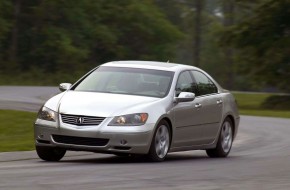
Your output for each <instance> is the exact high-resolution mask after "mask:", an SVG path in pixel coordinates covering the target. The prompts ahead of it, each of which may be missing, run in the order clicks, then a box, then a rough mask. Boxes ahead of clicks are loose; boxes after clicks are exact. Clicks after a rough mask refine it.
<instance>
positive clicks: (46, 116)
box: [37, 106, 56, 121]
mask: <svg viewBox="0 0 290 190" xmlns="http://www.w3.org/2000/svg"><path fill="white" fill-rule="evenodd" d="M37 118H38V119H42V120H46V121H56V112H54V111H52V110H51V109H48V108H47V107H44V106H43V107H42V108H41V109H40V110H39V112H38V116H37Z"/></svg>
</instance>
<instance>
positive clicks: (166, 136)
mask: <svg viewBox="0 0 290 190" xmlns="http://www.w3.org/2000/svg"><path fill="white" fill-rule="evenodd" d="M170 137H171V134H170V129H169V124H168V123H167V122H166V121H165V120H162V121H160V123H159V124H158V126H157V128H156V130H155V132H154V135H153V139H152V142H151V146H150V150H149V153H148V157H149V159H150V160H151V161H154V162H161V161H163V160H164V159H165V157H166V155H167V153H168V150H169V147H170Z"/></svg>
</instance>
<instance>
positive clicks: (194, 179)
mask: <svg viewBox="0 0 290 190" xmlns="http://www.w3.org/2000/svg"><path fill="white" fill-rule="evenodd" d="M6 88H7V87H6ZM11 88H12V87H11ZM47 89H48V88H47ZM47 89H46V90H47ZM14 90H15V89H14ZM33 90H36V91H35V93H31V95H33V97H34V98H31V97H32V96H30V95H29V93H28V94H26V96H27V98H28V97H30V98H31V100H33V101H36V100H35V99H38V100H37V101H39V103H40V102H41V101H43V100H44V98H39V96H38V95H37V94H39V93H40V94H45V93H42V91H41V89H39V88H33V87H30V88H29V91H30V92H31V91H33ZM51 90H55V88H51V89H50V90H48V91H49V93H48V94H50V93H52V94H53V93H54V91H53V92H52V91H51ZM12 91H13V90H12ZM16 91H17V90H15V91H13V92H14V93H15V92H16ZM22 91H25V89H22ZM3 92H4V90H3V88H2V87H0V108H3V104H2V102H5V100H3V94H4V93H3ZM24 94H25V93H24ZM6 95H7V94H6ZM18 96H21V95H20V93H19V94H18ZM48 96H50V95H47V94H46V95H45V97H48ZM9 97H10V100H9V101H10V103H9V105H10V106H11V107H13V106H15V105H14V103H13V102H16V104H17V103H19V102H21V101H18V102H17V101H15V100H13V98H11V96H9ZM21 97H25V96H21ZM42 97H44V96H42ZM28 99H29V98H28ZM22 103H23V105H24V106H22V107H20V108H19V107H18V109H24V110H25V108H26V106H29V103H26V102H25V101H23V102H22ZM36 104H37V103H36ZM6 106H7V105H6ZM8 107H9V106H8ZM15 107H17V106H15ZM6 108H7V107H6ZM28 108H29V107H28ZM28 110H29V109H28ZM30 110H31V109H30ZM289 134H290V120H289V119H277V118H265V117H250V116H242V118H241V125H240V130H239V133H238V137H237V139H236V141H235V142H234V145H233V149H232V152H231V154H230V156H229V157H228V158H225V159H212V158H208V157H207V156H206V154H205V153H204V151H188V152H180V153H171V154H169V156H168V158H167V159H166V160H165V161H164V162H162V163H150V162H147V161H146V160H144V159H143V158H142V157H141V158H125V157H117V156H113V155H104V154H94V153H82V152H77V153H69V154H68V155H67V156H65V157H64V159H63V160H62V161H60V162H57V163H50V162H44V161H41V160H39V159H38V158H37V156H36V155H35V152H34V151H30V152H15V153H0V189H1V190H2V189H3V190H6V189H19V190H20V189H21V190H26V189H27V190H28V189H29V190H38V189H40V190H42V189H70V190H74V189H84V190H87V189H108V190H110V189H144V190H145V189H154V190H159V189H162V190H163V189H164V190H165V189H178V190H185V189H191V190H192V189H197V190H205V189H207V190H208V189H210V190H219V189H239V190H240V189H247V190H251V189H254V190H260V189H261V190H273V189H287V190H289V189H290V180H289V179H290V138H289Z"/></svg>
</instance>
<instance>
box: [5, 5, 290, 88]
mask: <svg viewBox="0 0 290 190" xmlns="http://www.w3.org/2000/svg"><path fill="white" fill-rule="evenodd" d="M289 10H290V0H279V1H277V0H144V1H136V0H122V1H121V0H81V1H80V0H69V1H68V0H25V1H24V0H0V75H1V77H0V83H1V84H11V83H14V84H33V85H35V84H39V85H42V84H50V85H56V84H57V83H58V82H61V81H68V82H74V80H75V79H76V78H77V77H78V76H80V75H82V74H84V72H85V71H87V70H88V69H90V68H93V67H95V66H97V65H99V64H101V63H104V62H107V61H112V60H138V59H140V60H157V61H167V60H170V61H171V62H179V63H183V64H189V65H195V66H198V67H201V68H203V69H205V70H206V71H208V72H209V73H210V74H211V75H213V76H214V77H215V78H216V79H217V80H218V82H220V83H221V84H222V86H224V87H225V88H229V89H231V90H255V91H257V90H272V91H277V90H279V91H283V92H289V91H290V87H289V85H288V83H289V82H290V81H289V80H290V71H289V70H290V69H289V68H290V54H289V39H290V37H289V30H290V29H289V27H290V26H289V23H290V22H289V20H290V16H289V15H290V14H289ZM12 74H13V78H11V75H12Z"/></svg>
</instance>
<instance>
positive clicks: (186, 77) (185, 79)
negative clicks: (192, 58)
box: [175, 71, 197, 96]
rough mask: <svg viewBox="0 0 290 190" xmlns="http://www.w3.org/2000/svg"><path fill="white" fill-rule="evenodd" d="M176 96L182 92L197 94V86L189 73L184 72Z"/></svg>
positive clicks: (180, 77)
mask: <svg viewBox="0 0 290 190" xmlns="http://www.w3.org/2000/svg"><path fill="white" fill-rule="evenodd" d="M175 91H176V96H178V95H179V94H180V92H192V93H196V92H197V84H196V82H195V81H194V80H193V78H192V76H191V74H190V72H189V71H184V72H182V73H181V74H180V75H179V77H178V80H177V83H176V87H175Z"/></svg>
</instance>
